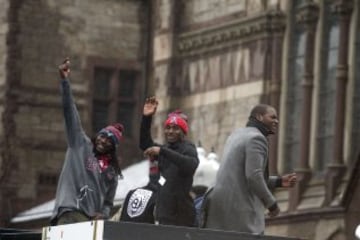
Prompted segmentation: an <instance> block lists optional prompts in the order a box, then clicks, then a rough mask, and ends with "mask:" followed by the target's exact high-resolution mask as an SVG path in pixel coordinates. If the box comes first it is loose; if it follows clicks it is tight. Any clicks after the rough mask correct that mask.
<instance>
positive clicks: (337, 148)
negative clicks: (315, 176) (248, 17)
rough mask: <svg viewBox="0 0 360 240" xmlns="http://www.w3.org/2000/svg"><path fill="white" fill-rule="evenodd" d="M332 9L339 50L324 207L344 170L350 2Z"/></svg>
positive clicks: (343, 1) (341, 2)
mask: <svg viewBox="0 0 360 240" xmlns="http://www.w3.org/2000/svg"><path fill="white" fill-rule="evenodd" d="M332 7H333V9H332V10H333V11H332V12H333V14H335V15H337V16H338V18H339V49H338V64H337V69H336V109H335V135H334V147H333V151H334V158H333V159H332V162H331V163H330V164H329V165H328V166H327V172H326V199H325V205H328V204H330V202H331V200H332V199H333V197H334V196H335V193H336V189H337V187H338V186H339V184H340V182H341V179H342V177H343V175H344V173H345V170H346V166H345V164H344V160H343V153H344V125H345V100H346V85H347V81H348V50H349V27H350V17H351V12H352V0H337V1H335V3H334V4H333V6H332Z"/></svg>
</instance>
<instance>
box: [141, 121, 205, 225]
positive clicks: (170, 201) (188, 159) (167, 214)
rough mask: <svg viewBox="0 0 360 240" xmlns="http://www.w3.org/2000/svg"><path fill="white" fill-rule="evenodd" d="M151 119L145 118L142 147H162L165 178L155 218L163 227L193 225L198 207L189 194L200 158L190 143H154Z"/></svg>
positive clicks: (161, 162) (142, 130)
mask: <svg viewBox="0 0 360 240" xmlns="http://www.w3.org/2000/svg"><path fill="white" fill-rule="evenodd" d="M151 121H152V117H145V116H143V118H142V122H141V129H140V148H141V149H142V150H145V149H147V148H148V147H151V146H160V154H159V156H158V161H159V170H160V173H161V175H162V176H163V177H164V178H165V180H166V181H165V183H164V185H163V186H162V187H161V188H160V190H159V194H158V199H157V201H156V219H157V220H158V221H159V223H160V224H169V225H178V226H193V224H194V219H195V208H194V204H193V200H192V198H191V197H190V195H189V192H190V190H191V186H192V183H193V175H194V173H195V170H196V168H197V166H198V165H199V159H198V157H197V152H196V147H195V145H194V144H192V143H191V142H189V141H186V140H184V141H181V142H177V143H174V144H165V145H160V144H156V143H154V142H153V140H152V137H151V133H150V128H151Z"/></svg>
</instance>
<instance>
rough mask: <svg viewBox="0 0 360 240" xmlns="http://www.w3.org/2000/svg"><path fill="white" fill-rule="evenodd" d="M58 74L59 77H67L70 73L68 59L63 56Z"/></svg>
mask: <svg viewBox="0 0 360 240" xmlns="http://www.w3.org/2000/svg"><path fill="white" fill-rule="evenodd" d="M59 74H60V77H61V79H64V78H68V77H69V75H70V59H69V58H65V60H64V61H63V63H62V64H61V65H60V66H59Z"/></svg>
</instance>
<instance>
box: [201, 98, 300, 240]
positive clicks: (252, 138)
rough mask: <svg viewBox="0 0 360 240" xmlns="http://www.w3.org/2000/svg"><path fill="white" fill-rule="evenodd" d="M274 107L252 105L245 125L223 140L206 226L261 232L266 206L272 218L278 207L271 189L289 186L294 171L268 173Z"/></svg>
mask: <svg viewBox="0 0 360 240" xmlns="http://www.w3.org/2000/svg"><path fill="white" fill-rule="evenodd" d="M277 125H278V119H277V114H276V110H275V109H274V108H273V107H271V106H269V105H265V104H259V105H257V106H255V107H254V108H253V109H252V111H251V113H250V117H249V121H248V123H247V125H246V127H245V128H240V129H236V130H235V131H234V132H233V133H232V134H231V135H230V136H229V137H228V139H227V140H226V143H225V147H224V152H223V160H222V162H221V164H220V169H219V171H218V173H217V178H216V183H215V186H214V188H213V190H212V191H211V192H210V193H209V196H208V199H207V202H208V212H207V219H206V223H205V227H207V228H215V229H221V230H231V231H238V232H248V233H256V234H263V233H264V230H265V215H264V212H265V209H268V212H269V216H270V217H274V216H276V215H277V214H279V212H280V210H279V207H278V205H277V203H276V199H275V197H274V196H273V194H272V193H271V191H270V189H272V188H275V187H292V186H294V184H295V183H296V175H295V173H292V174H286V175H284V176H282V177H280V176H269V172H268V140H267V138H266V137H267V136H268V135H269V134H274V133H275V132H276V129H277Z"/></svg>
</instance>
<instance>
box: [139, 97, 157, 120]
mask: <svg viewBox="0 0 360 240" xmlns="http://www.w3.org/2000/svg"><path fill="white" fill-rule="evenodd" d="M158 105H159V102H158V100H157V99H156V97H154V96H152V97H148V98H146V100H145V104H144V110H143V115H144V116H152V115H154V114H155V113H156V109H157V106H158Z"/></svg>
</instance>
